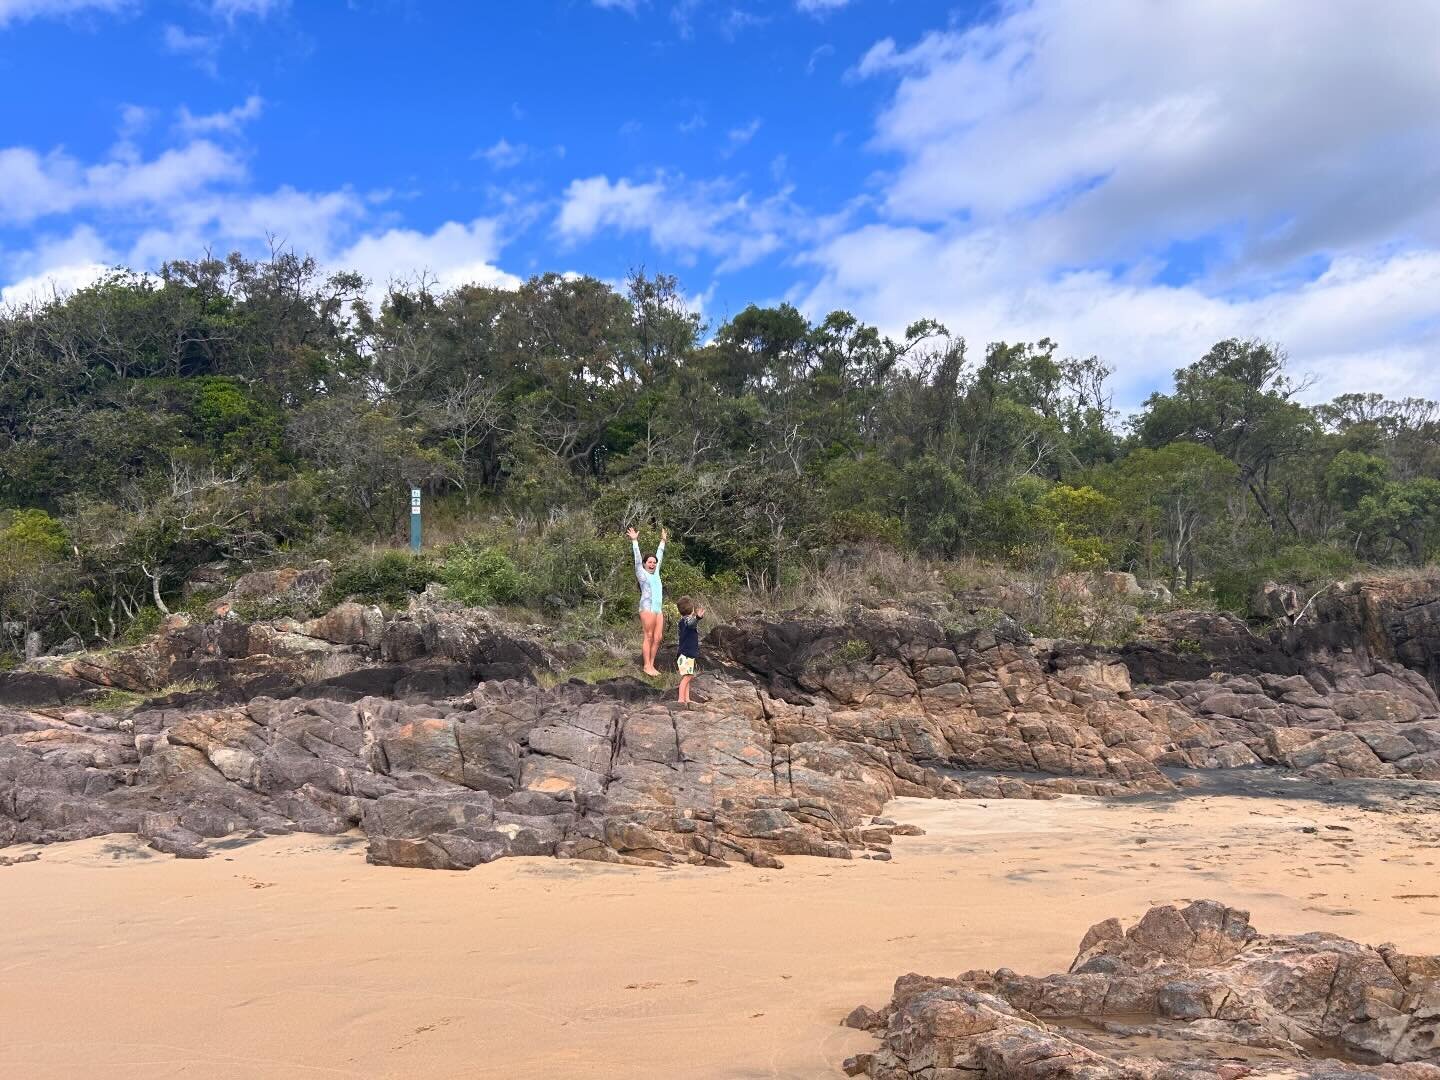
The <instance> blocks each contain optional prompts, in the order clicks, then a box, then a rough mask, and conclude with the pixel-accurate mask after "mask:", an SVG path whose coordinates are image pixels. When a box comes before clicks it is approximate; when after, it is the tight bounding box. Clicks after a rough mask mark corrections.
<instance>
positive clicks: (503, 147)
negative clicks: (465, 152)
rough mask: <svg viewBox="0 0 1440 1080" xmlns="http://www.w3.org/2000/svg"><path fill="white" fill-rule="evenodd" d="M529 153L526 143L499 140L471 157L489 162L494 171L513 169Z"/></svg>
mask: <svg viewBox="0 0 1440 1080" xmlns="http://www.w3.org/2000/svg"><path fill="white" fill-rule="evenodd" d="M529 152H530V148H529V147H528V146H526V145H525V144H524V143H520V144H519V145H516V144H515V143H512V142H511V141H510V140H509V139H504V138H502V139H497V140H496V141H495V142H494V143H492V144H491V145H490V146H487V147H484V148H483V149H481V150H476V151H475V153H473V154H472V155H470V156H471V157H473V158H482V159H484V160H485V161H488V162H489V163H490V167H491V168H492V169H513V168H514V167H515V166H516V165H519V164H520V162H522V161H524V160H525V157H526V155H528V154H529ZM562 156H563V155H562Z"/></svg>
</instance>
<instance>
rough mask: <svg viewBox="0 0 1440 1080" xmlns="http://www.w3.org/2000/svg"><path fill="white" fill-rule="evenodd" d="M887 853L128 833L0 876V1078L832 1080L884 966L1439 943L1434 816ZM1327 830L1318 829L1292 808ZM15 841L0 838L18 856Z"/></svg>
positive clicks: (950, 834) (958, 828)
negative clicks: (387, 863)
mask: <svg viewBox="0 0 1440 1080" xmlns="http://www.w3.org/2000/svg"><path fill="white" fill-rule="evenodd" d="M888 812H889V814H890V816H892V817H894V818H896V819H898V820H901V821H908V822H913V823H915V824H918V825H921V826H922V827H924V828H925V829H926V830H928V832H927V835H926V836H923V837H914V838H897V840H896V844H895V849H894V850H895V858H894V861H893V862H889V863H883V862H870V861H856V862H841V861H835V860H822V859H809V858H788V859H787V860H786V863H787V865H786V868H785V869H784V870H780V871H773V870H755V869H753V868H750V867H743V866H742V867H735V868H733V869H729V870H705V869H696V868H688V867H686V868H679V869H668V870H661V869H655V870H651V869H629V868H615V867H607V866H600V865H593V864H587V863H578V862H561V861H556V860H553V859H506V860H502V861H500V862H497V863H494V864H491V865H490V866H485V867H481V868H478V869H476V870H473V871H470V872H468V873H442V872H434V871H412V870H402V869H395V868H391V867H375V866H370V865H368V864H367V863H366V862H365V857H364V844H363V841H362V840H361V839H360V838H359V837H340V838H321V837H310V836H292V837H284V838H276V839H267V840H261V841H255V842H251V843H240V844H236V845H234V846H229V847H227V848H226V849H225V850H222V851H220V852H219V853H217V854H216V855H215V856H213V857H212V858H210V859H207V860H204V861H181V860H176V859H172V858H170V857H168V856H162V855H157V854H155V853H153V852H150V851H148V850H147V849H145V848H144V847H142V846H141V845H140V843H139V842H138V841H136V840H135V839H134V838H133V837H103V838H97V839H94V840H89V841H84V842H80V843H75V844H69V845H59V846H53V847H48V848H44V849H40V850H41V852H42V854H41V856H40V859H39V861H37V862H26V863H19V864H15V865H10V866H0V911H3V919H0V1076H4V1077H7V1078H14V1080H31V1078H36V1080H39V1078H55V1077H65V1078H71V1077H97V1076H104V1077H107V1078H111V1080H125V1078H140V1077H145V1078H147V1080H148V1078H155V1077H177V1076H184V1077H207V1078H218V1080H240V1078H245V1080H250V1078H255V1077H367V1078H368V1077H405V1078H417V1077H418V1078H429V1077H551V1078H569V1077H576V1078H579V1077H631V1078H642V1077H666V1078H677V1077H684V1078H690V1077H713V1078H721V1077H724V1078H734V1080H738V1078H751V1077H805V1078H810V1077H831V1078H833V1077H839V1076H841V1075H843V1074H842V1073H840V1071H839V1064H840V1062H841V1061H842V1060H843V1059H844V1058H845V1057H846V1056H848V1055H850V1054H852V1053H855V1052H856V1051H858V1050H863V1049H866V1048H868V1047H869V1046H871V1045H873V1039H872V1038H871V1036H869V1035H867V1034H865V1033H863V1032H857V1031H851V1030H848V1029H845V1028H841V1027H839V1026H838V1025H839V1021H840V1019H841V1018H842V1017H843V1016H844V1015H845V1014H846V1013H847V1012H849V1010H850V1009H851V1008H852V1007H854V1006H855V1005H857V1004H860V1003H862V1002H863V1003H867V1004H870V1005H873V1006H877V1007H878V1006H880V1005H882V1004H883V1003H884V1002H885V1001H886V1000H887V999H888V998H889V993H890V987H891V984H892V983H893V981H894V979H895V977H896V976H898V975H901V974H903V973H905V972H908V971H917V972H922V973H925V974H934V975H949V974H955V973H957V972H959V971H962V970H965V969H967V968H975V967H987V968H995V967H1002V966H1004V967H1011V968H1014V969H1016V970H1018V971H1021V972H1026V973H1032V974H1043V973H1046V972H1050V971H1057V970H1064V968H1065V967H1066V966H1067V965H1068V964H1069V962H1070V960H1071V959H1072V957H1073V956H1074V953H1075V948H1076V945H1077V943H1078V942H1079V940H1080V937H1081V935H1082V934H1083V933H1084V932H1085V930H1086V928H1087V927H1089V926H1090V925H1091V924H1092V923H1094V922H1096V921H1098V920H1100V919H1103V918H1106V917H1108V916H1112V915H1114V916H1119V917H1120V918H1122V919H1123V920H1124V921H1125V922H1126V923H1127V924H1128V923H1129V922H1131V921H1133V920H1134V919H1135V918H1136V917H1137V916H1139V915H1140V914H1141V913H1142V912H1143V911H1144V910H1145V909H1146V907H1147V906H1149V905H1150V904H1154V903H1164V902H1180V901H1184V900H1187V899H1195V898H1200V897H1211V898H1214V899H1217V900H1221V901H1224V902H1226V903H1228V904H1233V905H1236V906H1240V907H1244V908H1248V909H1249V910H1250V911H1251V912H1252V916H1253V921H1254V922H1255V924H1256V925H1257V926H1258V927H1259V928H1260V929H1261V930H1262V931H1267V932H1299V931H1306V930H1329V931H1334V932H1337V933H1341V934H1345V935H1347V936H1349V937H1353V938H1356V939H1358V940H1360V941H1365V942H1370V943H1379V942H1382V941H1393V942H1395V943H1396V944H1398V945H1400V946H1401V947H1402V948H1405V949H1408V950H1411V951H1422V952H1440V836H1437V833H1436V826H1435V825H1434V824H1432V823H1433V822H1434V821H1435V815H1434V813H1433V812H1432V813H1429V814H1426V813H1425V812H1423V811H1420V810H1416V811H1407V810H1405V809H1403V808H1401V809H1396V808H1394V807H1391V808H1390V809H1389V810H1387V811H1386V812H1383V813H1382V812H1376V811H1375V810H1374V809H1365V808H1362V807H1361V806H1359V805H1353V804H1352V805H1345V804H1326V803H1323V802H1318V801H1313V800H1309V799H1285V800H1278V799H1275V798H1268V797H1267V798H1255V797H1245V796H1240V795H1230V794H1217V795H1209V796H1194V797H1191V798H1187V799H1183V800H1151V801H1143V802H1106V801H1099V800H1090V799H1081V798H1065V799H1062V800H1059V801H1055V802H1018V801H1016V802H989V803H979V802H952V803H944V802H930V801H921V800H909V799H907V800H900V801H898V802H896V803H894V804H892V806H891V807H890V809H889V811H888ZM1307 828H1308V829H1309V830H1312V831H1308V832H1307V831H1305V830H1306V829H1307ZM26 850H28V849H23V848H18V849H17V848H11V849H7V850H6V851H5V852H4V853H3V854H5V855H8V856H12V857H13V856H15V855H20V854H24V853H25V851H26Z"/></svg>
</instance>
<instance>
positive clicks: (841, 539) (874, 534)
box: [824, 510, 905, 548]
mask: <svg viewBox="0 0 1440 1080" xmlns="http://www.w3.org/2000/svg"><path fill="white" fill-rule="evenodd" d="M824 532H825V540H826V542H828V543H830V544H884V545H885V546H887V547H893V548H898V547H900V546H902V545H903V544H904V542H905V523H904V522H903V521H901V520H900V519H899V518H898V517H894V516H892V515H890V514H880V513H877V512H875V511H874V510H837V511H835V513H833V514H831V515H830V520H829V521H827V522H826V523H825V530H824Z"/></svg>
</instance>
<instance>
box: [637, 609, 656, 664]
mask: <svg viewBox="0 0 1440 1080" xmlns="http://www.w3.org/2000/svg"><path fill="white" fill-rule="evenodd" d="M654 625H655V613H654V612H651V611H642V612H641V613H640V670H641V671H643V672H645V673H646V674H647V675H648V674H649V673H650V667H651V664H650V636H651V635H650V631H651V628H652V627H653V626H654Z"/></svg>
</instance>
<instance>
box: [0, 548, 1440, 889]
mask: <svg viewBox="0 0 1440 1080" xmlns="http://www.w3.org/2000/svg"><path fill="white" fill-rule="evenodd" d="M295 580H300V579H299V578H298V576H296V577H292V578H289V579H286V580H285V581H277V582H263V583H258V584H256V585H255V588H256V589H267V588H268V589H272V590H273V589H274V588H288V587H291V586H292V585H293V584H294V582H295ZM1407 595H1409V594H1407ZM1412 598H1413V597H1412ZM1373 606H1374V605H1373V604H1372V607H1373ZM218 607H220V608H221V609H224V610H227V611H228V610H229V601H222V602H221V603H220V604H219V605H218ZM1397 610H1398V611H1399V612H1400V613H1399V614H1397V615H1395V616H1394V617H1393V618H1391V617H1388V616H1387V617H1385V618H1380V619H1378V621H1377V619H1376V618H1371V617H1370V616H1367V618H1370V621H1371V623H1373V624H1375V625H1380V626H1392V625H1395V624H1397V620H1398V624H1400V625H1403V626H1405V627H1409V628H1410V629H1409V630H1407V631H1406V633H1407V634H1408V635H1409V636H1406V637H1404V638H1403V639H1401V638H1399V637H1397V636H1396V634H1395V633H1392V632H1391V631H1388V630H1387V631H1385V633H1386V634H1388V635H1389V636H1387V637H1385V638H1384V641H1385V642H1394V641H1397V640H1399V641H1401V645H1399V646H1395V647H1394V648H1391V651H1390V653H1383V654H1382V650H1381V648H1380V647H1379V645H1378V644H1377V642H1378V641H1380V639H1378V638H1374V637H1373V634H1372V635H1371V636H1370V637H1368V638H1366V639H1365V641H1363V642H1360V641H1359V639H1358V637H1357V646H1356V648H1354V649H1352V650H1350V651H1348V652H1347V651H1345V650H1343V649H1341V648H1340V646H1339V644H1338V642H1339V637H1338V636H1337V635H1335V634H1333V633H1331V634H1328V636H1327V637H1326V643H1325V645H1324V651H1325V656H1326V663H1325V664H1323V665H1322V664H1318V663H1315V662H1313V661H1312V660H1311V659H1308V657H1311V656H1314V655H1318V653H1319V652H1320V651H1321V649H1320V646H1318V645H1316V644H1314V642H1311V643H1310V644H1308V645H1304V647H1303V648H1302V647H1300V646H1295V647H1293V648H1287V646H1286V644H1285V643H1284V642H1277V641H1274V640H1266V639H1262V638H1258V637H1256V636H1254V635H1253V634H1251V633H1250V631H1249V630H1248V629H1247V628H1246V627H1245V625H1244V624H1243V623H1241V622H1240V621H1239V620H1236V619H1233V618H1230V617H1228V616H1218V615H1200V614H1195V613H1181V614H1177V615H1173V616H1167V617H1165V618H1164V619H1160V620H1157V621H1156V623H1155V624H1154V625H1153V627H1152V628H1151V629H1152V632H1151V634H1150V635H1149V637H1148V640H1147V641H1146V642H1144V643H1140V644H1137V645H1135V646H1131V647H1127V648H1126V649H1123V650H1121V651H1120V652H1119V653H1117V654H1113V655H1112V654H1107V653H1104V652H1102V651H1098V650H1094V649H1083V648H1079V647H1076V646H1073V645H1067V644H1064V643H1057V642H1039V641H1032V640H1031V639H1030V638H1029V636H1028V635H1027V634H1025V633H1024V632H1023V631H1022V630H1020V629H1019V627H1017V626H1016V625H1014V624H1013V623H1011V622H1009V621H1008V620H1004V619H1002V620H1000V621H999V624H998V625H996V626H995V627H993V628H991V629H980V630H971V631H968V632H960V631H958V630H956V629H953V628H947V627H945V626H944V625H942V624H941V623H940V622H937V621H935V620H933V619H929V618H922V617H919V616H915V615H912V614H909V613H906V612H903V611H900V610H896V609H885V610H862V609H858V608H857V609H856V610H854V611H853V612H851V613H850V614H849V615H848V616H847V617H845V618H843V619H830V620H824V619H815V618H806V617H787V618H780V619H766V618H761V617H754V618H748V619H744V620H741V621H739V622H737V623H736V624H734V625H730V626H722V627H719V628H717V629H716V630H714V631H713V632H712V633H711V635H710V636H709V638H708V644H707V657H708V659H709V661H710V662H711V663H712V664H714V665H715V666H716V668H717V670H715V671H714V672H713V673H712V674H708V675H706V676H705V677H703V678H702V679H701V680H699V681H698V683H697V686H696V695H695V696H696V699H697V702H698V704H697V707H695V708H694V709H691V710H682V709H679V708H678V707H677V706H676V705H675V704H674V703H673V702H664V701H662V700H661V699H660V695H659V693H658V692H657V691H655V690H653V689H651V688H649V687H647V686H645V685H643V684H641V683H638V682H635V681H633V680H624V679H622V680H613V681H610V682H607V683H603V684H600V685H596V686H588V685H585V684H581V683H564V684H561V685H558V686H552V687H550V688H544V687H542V686H540V685H539V684H538V681H537V680H538V679H539V678H540V677H542V676H543V677H544V681H546V682H552V681H554V680H556V679H558V677H559V676H558V674H557V672H558V671H560V670H561V669H563V666H564V663H565V662H566V659H567V657H566V654H565V649H564V647H562V646H560V645H558V644H556V643H554V642H547V641H546V640H544V636H543V633H542V628H534V629H532V630H527V629H524V628H518V627H513V626H507V625H504V624H501V623H498V622H495V621H494V620H493V619H491V618H489V617H488V616H487V615H486V614H485V613H483V612H478V611H471V610H467V609H463V608H460V607H458V606H456V605H453V604H448V603H445V602H444V601H443V599H440V598H437V597H435V596H433V595H431V596H425V597H421V598H417V600H416V602H414V603H413V604H412V605H411V607H410V609H409V610H408V611H407V612H405V613H402V614H399V615H392V616H386V615H385V614H384V613H382V612H381V611H380V610H379V609H377V608H369V607H364V606H362V605H359V604H353V603H351V604H342V605H340V606H339V607H337V608H335V609H334V610H332V611H330V612H328V613H327V614H325V615H323V616H321V617H320V618H317V619H311V620H308V621H295V620H290V619H276V620H270V621H259V622H249V623H247V622H245V621H243V620H241V619H239V618H238V617H236V615H235V614H234V612H233V611H230V612H229V613H228V614H226V615H225V616H223V617H218V618H215V619H213V620H210V621H208V622H204V623H192V622H189V621H187V620H184V619H175V620H173V621H171V622H170V623H169V624H167V626H166V628H165V629H164V631H163V632H162V633H160V634H159V635H157V636H156V637H155V638H154V639H153V640H151V641H150V642H148V643H146V644H145V645H143V646H140V647H138V648H134V649H127V650H118V651H114V652H111V653H108V654H104V655H93V654H81V655H77V656H71V657H66V658H59V659H58V660H55V661H53V662H51V663H50V664H49V666H48V668H46V669H42V670H29V671H23V672H20V673H10V674H6V675H0V845H3V844H6V843H14V842H50V841H55V840H64V839H72V838H77V837H83V836H91V835H96V834H100V833H105V832H137V833H140V834H141V835H144V836H147V837H149V838H151V839H152V842H153V843H155V844H156V845H157V846H159V847H161V848H163V849H165V850H171V851H175V852H177V853H182V854H201V853H203V851H204V844H203V841H204V839H205V838H209V837H218V836H223V835H227V834H229V833H233V832H238V831H244V832H257V831H258V832H261V833H264V832H283V831H290V830H305V831H315V832H339V831H344V830H347V829H351V828H356V827H358V828H360V829H363V830H364V832H365V833H366V834H367V835H368V836H369V838H370V857H371V858H372V859H373V860H374V861H377V862H385V863H397V864H403V865H410V866H427V867H440V868H464V867H469V866H474V865H476V864H477V863H480V862H485V861H488V860H490V859H493V858H497V857H500V856H502V855H513V854H553V855H560V856H569V857H585V858H596V859H607V860H622V861H629V860H639V861H645V862H666V861H671V860H685V861H691V862H701V863H720V862H731V861H738V860H747V861H750V862H752V863H759V864H765V865H774V864H775V863H776V862H778V859H779V857H780V856H783V855H786V854H819V855H829V856H835V857H851V856H854V855H857V854H858V855H861V856H868V857H881V858H883V857H888V853H887V848H888V844H889V841H890V838H891V836H892V835H893V833H894V829H893V828H892V827H890V826H888V825H883V824H879V825H877V824H875V823H873V821H872V819H873V818H874V816H875V815H877V814H878V813H879V812H880V811H881V808H882V807H883V806H884V804H885V803H886V802H887V801H888V800H889V799H891V798H893V797H895V796H897V795H912V796H932V797H967V796H969V797H987V798H1001V797H1012V798H1046V797H1054V796H1056V795H1059V794H1065V793H1079V794H1092V795H1115V794H1126V793H1137V792H1145V791H1171V790H1174V789H1175V783H1176V781H1175V780H1174V779H1172V777H1175V776H1180V777H1182V779H1181V783H1183V773H1179V772H1177V771H1175V770H1183V769H1218V768H1234V767H1244V766H1256V765H1261V764H1266V765H1271V766H1275V767H1279V768H1284V769H1293V770H1298V771H1301V772H1303V773H1305V774H1307V775H1309V776H1311V777H1315V778H1319V779H1342V778H1346V777H1375V778H1383V777H1403V778H1410V779H1420V780H1434V779H1440V719H1437V718H1440V701H1437V699H1436V697H1435V692H1434V689H1433V687H1432V686H1431V685H1430V683H1429V682H1428V681H1427V680H1426V679H1425V678H1424V677H1423V675H1422V673H1421V672H1419V671H1416V670H1413V669H1411V668H1409V667H1406V666H1405V665H1404V663H1402V662H1401V661H1402V659H1403V656H1402V653H1404V650H1405V649H1406V648H1408V647H1409V645H1410V644H1413V643H1414V642H1417V641H1422V642H1423V641H1427V640H1429V639H1428V638H1427V637H1426V634H1427V633H1428V631H1427V630H1426V629H1425V625H1424V624H1423V622H1421V623H1417V622H1416V620H1415V618H1414V615H1413V613H1414V612H1415V611H1417V610H1431V611H1437V612H1440V607H1437V605H1435V604H1430V605H1429V606H1428V608H1427V607H1426V605H1425V604H1423V603H1415V604H1410V605H1409V606H1407V607H1404V608H1403V609H1397ZM1386 619H1389V621H1386ZM1406 620H1408V621H1406ZM1347 625H1349V624H1347ZM1356 625H1357V627H1358V625H1359V624H1356ZM1417 627H1418V629H1416V628H1417ZM1361 633H1362V631H1361V630H1359V629H1357V630H1356V634H1357V635H1359V634H1361ZM1363 633H1365V634H1370V631H1363ZM1292 644H1293V643H1292ZM1387 647H1388V646H1387ZM1427 648H1428V646H1427ZM1405 655H1409V654H1405ZM1425 655H1426V656H1428V655H1429V654H1428V653H1426V654H1425ZM1387 657H1388V658H1387ZM177 682H188V683H190V684H192V685H203V686H204V687H205V688H204V689H200V690H191V691H189V692H185V693H179V694H170V695H168V696H163V697H158V698H156V699H153V700H150V701H148V702H146V703H145V704H144V705H143V706H141V707H138V708H134V709H130V710H122V711H120V712H118V713H116V712H110V711H105V710H101V709H98V708H96V707H94V698H95V696H96V694H97V693H98V692H99V691H100V690H101V689H103V688H121V689H125V690H131V691H135V692H137V693H145V692H148V691H152V690H153V689H155V688H158V687H165V686H171V685H173V684H175V683H177Z"/></svg>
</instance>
